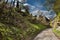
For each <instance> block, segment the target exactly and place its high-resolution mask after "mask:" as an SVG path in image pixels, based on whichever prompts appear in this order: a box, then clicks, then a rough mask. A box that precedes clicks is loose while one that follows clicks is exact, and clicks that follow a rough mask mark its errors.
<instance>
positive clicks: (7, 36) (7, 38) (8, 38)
mask: <svg viewBox="0 0 60 40" xmlns="http://www.w3.org/2000/svg"><path fill="white" fill-rule="evenodd" d="M28 24H30V25H31V26H30V27H28V28H26V30H23V29H21V28H18V27H15V26H8V25H5V24H3V23H0V33H1V34H2V37H3V38H2V39H1V40H21V39H22V38H23V39H24V40H26V39H27V38H33V37H34V36H36V35H37V33H38V32H40V31H42V30H44V29H46V28H47V27H46V26H44V25H42V24H32V23H28ZM12 34H13V35H12ZM15 38H16V39H15Z"/></svg>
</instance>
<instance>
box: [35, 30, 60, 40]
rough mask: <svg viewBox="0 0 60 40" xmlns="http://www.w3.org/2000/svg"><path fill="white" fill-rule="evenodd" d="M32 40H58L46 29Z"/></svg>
mask: <svg viewBox="0 0 60 40" xmlns="http://www.w3.org/2000/svg"><path fill="white" fill-rule="evenodd" d="M34 40H60V39H58V38H57V37H56V36H55V35H54V33H53V32H52V29H46V30H44V31H42V32H41V33H39V34H38V35H37V36H36V37H35V38H34Z"/></svg>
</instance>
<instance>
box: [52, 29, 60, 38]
mask: <svg viewBox="0 0 60 40" xmlns="http://www.w3.org/2000/svg"><path fill="white" fill-rule="evenodd" d="M53 32H54V33H55V35H56V36H58V37H60V31H58V30H56V28H54V29H53Z"/></svg>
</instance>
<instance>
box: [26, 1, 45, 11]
mask: <svg viewBox="0 0 60 40" xmlns="http://www.w3.org/2000/svg"><path fill="white" fill-rule="evenodd" d="M27 3H28V4H30V5H32V6H35V7H36V8H37V9H40V10H46V8H45V7H44V6H43V4H44V3H45V0H27Z"/></svg>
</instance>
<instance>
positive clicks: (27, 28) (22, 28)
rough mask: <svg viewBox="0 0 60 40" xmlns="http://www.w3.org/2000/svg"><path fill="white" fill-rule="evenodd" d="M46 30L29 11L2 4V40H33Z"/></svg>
mask: <svg viewBox="0 0 60 40" xmlns="http://www.w3.org/2000/svg"><path fill="white" fill-rule="evenodd" d="M22 7H23V6H22ZM24 8H25V7H24ZM46 28H47V27H46V26H45V25H43V24H41V23H40V22H39V21H38V20H36V18H35V17H33V16H32V15H31V14H29V12H28V10H27V9H26V11H25V12H22V11H21V10H20V8H18V7H16V8H14V7H9V6H8V4H6V3H4V2H3V3H1V4H0V40H32V39H33V38H34V37H35V36H36V35H37V33H39V32H40V31H42V30H44V29H46Z"/></svg>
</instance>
